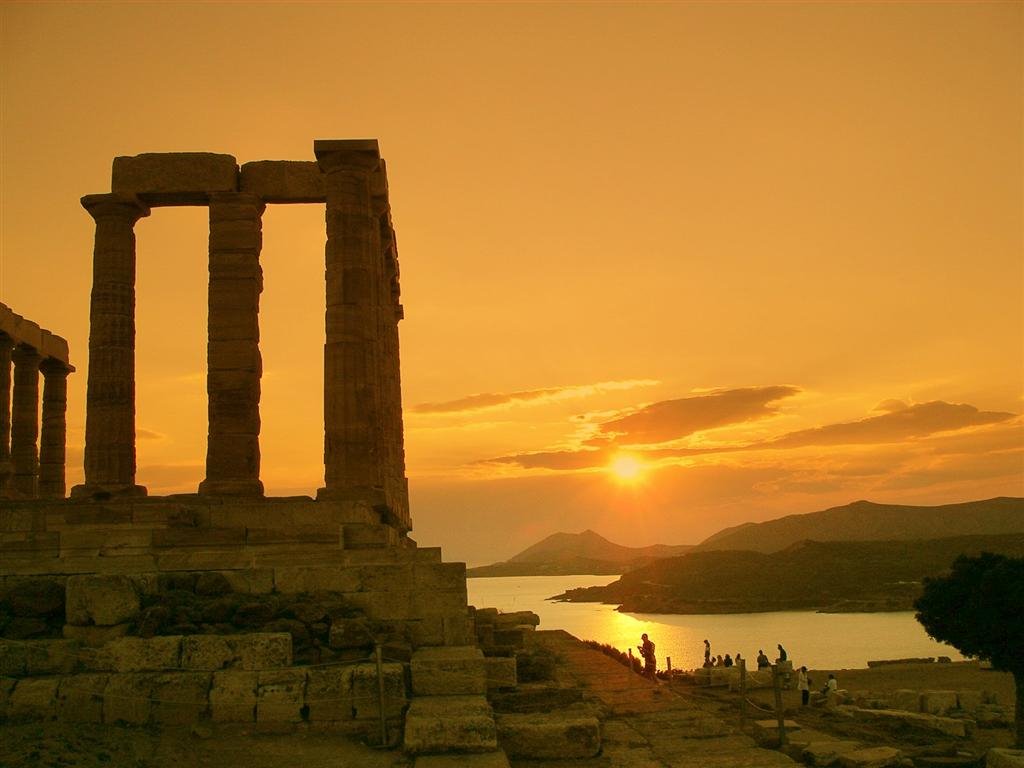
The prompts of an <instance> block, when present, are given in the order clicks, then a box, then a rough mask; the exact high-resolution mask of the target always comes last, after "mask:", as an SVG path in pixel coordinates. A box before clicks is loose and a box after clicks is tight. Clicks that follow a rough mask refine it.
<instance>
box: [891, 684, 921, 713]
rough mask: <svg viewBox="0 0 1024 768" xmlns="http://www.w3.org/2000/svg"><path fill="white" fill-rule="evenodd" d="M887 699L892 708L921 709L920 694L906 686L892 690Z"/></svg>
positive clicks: (908, 710) (913, 710)
mask: <svg viewBox="0 0 1024 768" xmlns="http://www.w3.org/2000/svg"><path fill="white" fill-rule="evenodd" d="M889 701H890V702H891V704H892V708H893V709H902V710H905V711H907V712H920V711H921V694H920V693H919V692H917V691H913V690H910V689H908V688H900V689H898V690H895V691H893V692H892V694H891V695H890V696H889Z"/></svg>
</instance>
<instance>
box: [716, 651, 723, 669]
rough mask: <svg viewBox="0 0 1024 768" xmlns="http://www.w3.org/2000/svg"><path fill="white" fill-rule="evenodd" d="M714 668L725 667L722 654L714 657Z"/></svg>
mask: <svg viewBox="0 0 1024 768" xmlns="http://www.w3.org/2000/svg"><path fill="white" fill-rule="evenodd" d="M715 666H716V667H724V666H725V659H723V658H722V654H718V655H717V656H716V657H715Z"/></svg>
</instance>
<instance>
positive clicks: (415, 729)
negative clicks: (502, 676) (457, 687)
mask: <svg viewBox="0 0 1024 768" xmlns="http://www.w3.org/2000/svg"><path fill="white" fill-rule="evenodd" d="M404 741H405V751H406V752H407V753H409V754H412V755H422V754H431V753H443V752H489V751H490V752H493V751H494V750H495V749H497V746H498V742H497V730H496V728H495V725H494V714H493V711H492V710H491V705H490V704H488V703H487V699H485V698H484V697H483V696H423V697H416V698H414V699H413V700H412V703H411V704H410V705H409V711H408V712H407V713H406V715H405V740H404Z"/></svg>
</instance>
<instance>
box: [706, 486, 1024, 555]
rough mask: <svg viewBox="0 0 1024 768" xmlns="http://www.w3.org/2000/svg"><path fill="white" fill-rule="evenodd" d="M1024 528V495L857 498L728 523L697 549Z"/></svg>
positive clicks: (760, 548)
mask: <svg viewBox="0 0 1024 768" xmlns="http://www.w3.org/2000/svg"><path fill="white" fill-rule="evenodd" d="M1005 533H1024V499H1021V498H1008V497H999V498H995V499H986V500H983V501H968V502H964V503H962V504H943V505H942V506H936V507H918V506H903V505H900V504H875V503H873V502H870V501H855V502H854V503H852V504H846V505H845V506H842V507H833V508H831V509H826V510H823V511H821V512H811V513H809V514H805V515H789V516H787V517H781V518H779V519H778V520H769V521H767V522H764V523H744V524H743V525H738V526H735V527H733V528H726V529H724V530H722V531H719V532H718V533H716V534H715V535H713V536H711V537H709V538H707V539H705V540H704V541H702V542H701V543H700V544H698V545H697V546H696V547H695V548H694V549H695V550H696V551H708V550H723V549H735V550H747V551H751V552H778V551H780V550H782V549H785V548H786V547H789V546H792V545H793V544H795V543H796V542H799V541H806V540H808V539H810V540H812V541H891V540H911V539H938V538H946V537H952V536H977V535H987V534H1005Z"/></svg>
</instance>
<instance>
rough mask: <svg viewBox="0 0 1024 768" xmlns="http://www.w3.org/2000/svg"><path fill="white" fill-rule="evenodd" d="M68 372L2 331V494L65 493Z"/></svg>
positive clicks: (58, 495)
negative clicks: (40, 381)
mask: <svg viewBox="0 0 1024 768" xmlns="http://www.w3.org/2000/svg"><path fill="white" fill-rule="evenodd" d="M12 364H13V376H12V371H11V368H12ZM70 372H71V368H70V367H69V366H67V365H66V364H65V363H63V362H61V361H60V360H55V359H53V358H49V357H43V355H41V354H40V353H39V351H38V350H36V349H35V348H33V347H30V346H28V345H25V344H18V343H16V342H15V340H14V339H12V338H11V337H9V336H7V335H5V334H0V498H28V499H32V498H40V497H42V498H63V497H64V492H65V486H64V466H65V460H66V454H65V448H64V446H65V442H66V439H67V377H68V374H69V373H70ZM40 373H42V375H43V393H42V419H41V423H40V408H39V374H40ZM12 384H13V386H12Z"/></svg>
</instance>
